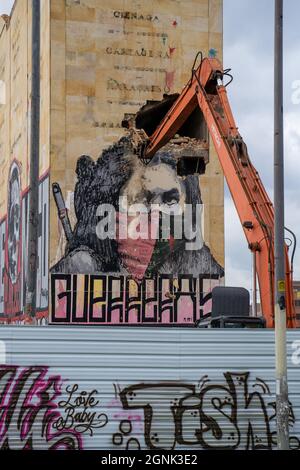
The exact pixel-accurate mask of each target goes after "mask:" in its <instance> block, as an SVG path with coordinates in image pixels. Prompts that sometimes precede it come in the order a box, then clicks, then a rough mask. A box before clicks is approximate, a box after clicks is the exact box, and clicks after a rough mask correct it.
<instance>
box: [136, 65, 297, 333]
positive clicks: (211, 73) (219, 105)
mask: <svg viewBox="0 0 300 470" xmlns="http://www.w3.org/2000/svg"><path fill="white" fill-rule="evenodd" d="M228 72H229V71H228V70H223V67H222V65H221V63H220V61H219V60H218V59H216V58H204V59H202V58H201V63H200V65H199V67H198V68H197V69H195V68H194V67H193V70H192V76H191V79H190V81H189V83H188V84H187V85H186V86H185V88H184V89H183V90H182V93H181V94H180V95H179V97H178V99H177V100H176V101H175V103H174V104H173V106H172V108H171V109H170V110H169V112H168V113H167V114H166V116H165V117H164V119H163V120H162V121H161V123H160V124H159V126H158V127H157V128H156V130H155V132H154V133H153V134H152V135H151V136H150V138H149V143H148V145H147V148H146V151H145V155H144V157H143V158H145V159H151V157H152V156H153V155H154V154H155V153H156V152H157V150H158V149H159V148H161V147H162V146H163V145H165V144H166V143H167V142H168V141H169V140H170V139H171V138H172V137H173V136H174V135H175V134H176V132H177V131H178V130H179V129H180V127H181V126H182V125H183V124H184V122H185V121H186V120H187V118H188V117H189V116H190V115H191V113H192V112H193V111H194V110H195V109H196V107H197V106H198V107H200V109H201V111H202V114H203V117H204V119H205V122H206V125H207V128H208V132H209V134H210V136H211V138H212V141H213V143H214V147H215V149H216V152H217V155H218V157H219V160H220V163H221V166H222V169H223V172H224V175H225V178H226V181H227V184H228V187H229V190H230V193H231V196H232V198H233V201H234V204H235V207H236V210H237V213H238V215H239V219H240V222H241V224H242V227H243V230H244V233H245V236H246V239H247V241H248V246H249V249H250V250H251V251H252V253H253V256H255V261H256V263H255V264H256V270H257V278H258V284H259V289H260V299H261V308H262V313H263V315H264V317H265V319H266V324H267V327H269V328H272V327H273V326H274V210H273V205H272V202H271V200H270V198H269V196H268V194H267V192H266V190H265V188H264V185H263V183H262V181H261V179H260V177H259V174H258V172H257V171H256V169H255V168H254V166H253V165H252V163H251V161H250V158H249V155H248V151H247V146H246V144H245V142H244V141H243V139H242V137H241V135H240V133H239V131H238V128H237V126H236V123H235V120H234V117H233V114H232V111H231V108H230V104H229V101H228V96H227V91H226V87H227V85H228V84H229V83H227V84H225V85H224V78H225V77H228V76H229V77H231V75H230V74H229V73H228ZM231 79H232V77H231ZM230 81H231V80H230ZM285 265H286V309H287V326H288V327H289V328H293V327H295V324H296V320H295V319H296V317H295V307H294V302H293V288H292V273H291V268H290V263H289V257H288V252H287V247H286V260H285Z"/></svg>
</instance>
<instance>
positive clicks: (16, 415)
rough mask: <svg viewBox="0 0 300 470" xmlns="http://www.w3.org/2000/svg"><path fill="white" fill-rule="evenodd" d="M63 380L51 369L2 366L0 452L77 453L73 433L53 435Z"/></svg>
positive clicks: (78, 441) (78, 442) (77, 437)
mask: <svg viewBox="0 0 300 470" xmlns="http://www.w3.org/2000/svg"><path fill="white" fill-rule="evenodd" d="M60 386H61V378H60V376H58V375H55V376H50V375H48V367H44V366H33V367H25V368H23V367H19V366H0V449H11V450H21V449H30V450H36V449H40V450H60V449H62V450H71V449H74V450H77V449H80V448H81V447H82V446H81V438H80V435H79V433H77V432H75V431H74V430H68V431H66V430H65V429H64V430H61V431H59V432H55V431H54V426H53V425H54V423H55V422H56V421H57V419H58V418H59V417H60V413H59V411H58V405H57V403H56V398H57V397H58V396H59V395H61V390H60Z"/></svg>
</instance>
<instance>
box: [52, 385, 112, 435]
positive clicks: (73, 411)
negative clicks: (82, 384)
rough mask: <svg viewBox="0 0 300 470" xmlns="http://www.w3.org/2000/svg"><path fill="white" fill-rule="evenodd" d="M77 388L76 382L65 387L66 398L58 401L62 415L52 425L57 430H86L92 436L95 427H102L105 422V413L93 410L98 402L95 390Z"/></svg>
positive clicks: (81, 431) (83, 431) (80, 431)
mask: <svg viewBox="0 0 300 470" xmlns="http://www.w3.org/2000/svg"><path fill="white" fill-rule="evenodd" d="M78 388H79V387H78V385H77V384H74V385H70V386H67V387H66V393H67V399H66V400H61V401H60V402H59V403H58V406H59V408H60V410H63V412H64V415H63V416H60V417H59V418H58V419H57V421H56V422H55V424H54V427H55V428H56V429H57V430H62V429H74V431H77V432H79V433H85V432H88V433H89V434H90V436H92V435H93V430H94V429H95V428H98V429H99V428H103V427H104V426H105V425H106V424H107V422H108V417H107V415H106V414H105V413H97V411H94V409H95V408H96V407H97V405H98V404H99V400H97V399H96V398H95V395H97V393H98V391H97V390H95V389H94V390H92V391H91V392H87V391H85V390H82V391H80V392H78Z"/></svg>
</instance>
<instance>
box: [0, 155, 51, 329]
mask: <svg viewBox="0 0 300 470" xmlns="http://www.w3.org/2000/svg"><path fill="white" fill-rule="evenodd" d="M9 175H10V176H9V181H8V208H7V216H6V217H5V218H4V219H2V221H0V322H2V323H24V321H27V320H29V319H27V320H26V315H25V314H24V306H25V291H26V274H25V273H26V256H24V254H25V253H26V252H27V226H28V201H29V195H28V191H27V190H25V191H22V190H21V171H20V166H19V165H18V163H17V162H15V161H14V162H13V163H12V165H11V169H10V173H9ZM48 190H49V178H48V176H45V177H43V178H42V179H41V181H40V186H39V238H38V273H37V311H38V315H37V316H38V317H39V318H45V319H46V318H47V312H48V237H49V234H48V229H49V214H48Z"/></svg>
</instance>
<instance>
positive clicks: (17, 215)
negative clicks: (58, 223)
mask: <svg viewBox="0 0 300 470" xmlns="http://www.w3.org/2000/svg"><path fill="white" fill-rule="evenodd" d="M20 228H21V191H20V175H19V168H18V166H17V164H13V165H12V167H11V171H10V180H9V194H8V240H7V248H8V272H9V277H10V280H11V282H12V284H15V283H16V282H17V278H18V260H19V250H20V238H21V236H20Z"/></svg>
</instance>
